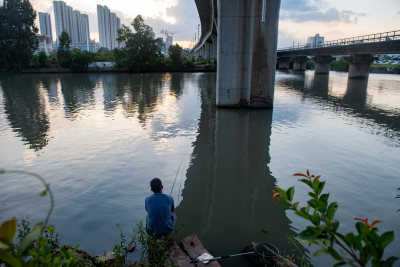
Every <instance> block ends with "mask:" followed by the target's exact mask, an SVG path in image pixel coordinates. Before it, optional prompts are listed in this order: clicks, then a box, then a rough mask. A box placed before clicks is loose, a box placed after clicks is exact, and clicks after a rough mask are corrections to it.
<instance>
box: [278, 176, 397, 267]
mask: <svg viewBox="0 0 400 267" xmlns="http://www.w3.org/2000/svg"><path fill="white" fill-rule="evenodd" d="M294 176H299V177H304V178H301V179H300V180H299V181H301V182H302V183H304V184H306V185H307V186H308V187H309V188H310V189H311V191H310V192H309V193H308V195H309V196H310V197H311V199H310V200H308V201H307V205H306V206H304V207H301V208H300V207H299V202H294V201H293V196H294V187H293V186H292V187H290V188H289V189H288V190H284V189H282V188H280V187H276V190H275V191H274V195H273V197H272V200H275V199H278V198H279V199H280V202H279V204H282V205H284V206H285V208H286V209H289V210H292V211H293V212H294V213H295V214H296V215H298V216H300V217H302V218H304V219H306V220H307V221H309V222H310V223H311V225H310V226H307V227H306V229H305V230H304V231H302V232H300V233H299V236H298V237H299V239H300V240H302V241H303V242H306V243H309V244H316V245H318V246H319V247H320V248H321V249H320V250H318V251H316V252H315V255H316V256H318V255H320V254H323V253H325V254H329V255H330V256H332V257H333V258H334V259H335V260H336V261H337V263H336V264H335V266H340V265H345V264H350V265H352V266H367V265H369V264H372V266H393V264H394V263H395V262H396V261H397V259H398V258H396V257H389V258H387V259H383V254H384V250H385V248H386V247H387V246H388V245H389V244H390V243H391V242H392V241H393V239H394V232H393V231H388V232H385V233H383V234H381V235H380V234H379V233H378V228H377V227H376V225H377V224H378V223H381V222H382V221H379V220H377V221H374V222H372V223H370V222H369V221H368V218H365V219H363V218H354V220H356V221H358V222H357V223H356V224H355V227H356V230H357V232H356V233H353V232H350V233H345V234H342V233H339V232H338V228H339V221H338V220H337V219H335V217H334V216H335V213H336V211H337V209H338V204H337V203H336V202H331V203H329V202H328V199H329V194H322V190H323V188H324V186H325V182H324V181H320V177H321V176H320V175H318V176H316V175H310V172H309V171H308V170H307V172H306V174H302V173H296V174H294Z"/></svg>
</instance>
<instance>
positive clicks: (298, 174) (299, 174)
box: [293, 173, 306, 177]
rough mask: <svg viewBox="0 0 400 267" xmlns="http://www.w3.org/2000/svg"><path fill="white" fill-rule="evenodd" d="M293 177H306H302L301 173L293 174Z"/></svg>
mask: <svg viewBox="0 0 400 267" xmlns="http://www.w3.org/2000/svg"><path fill="white" fill-rule="evenodd" d="M293 176H304V177H306V175H304V174H302V173H295V174H293Z"/></svg>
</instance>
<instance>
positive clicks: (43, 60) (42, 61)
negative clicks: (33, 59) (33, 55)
mask: <svg viewBox="0 0 400 267" xmlns="http://www.w3.org/2000/svg"><path fill="white" fill-rule="evenodd" d="M38 63H39V66H40V67H41V68H44V67H47V66H48V65H49V58H48V57H47V55H46V52H44V51H41V52H40V53H39V54H38Z"/></svg>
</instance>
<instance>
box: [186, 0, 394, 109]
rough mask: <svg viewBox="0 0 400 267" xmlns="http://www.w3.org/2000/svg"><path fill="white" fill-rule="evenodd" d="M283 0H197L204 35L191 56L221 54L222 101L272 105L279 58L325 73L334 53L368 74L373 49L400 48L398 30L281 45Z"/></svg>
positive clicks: (354, 73)
mask: <svg viewBox="0 0 400 267" xmlns="http://www.w3.org/2000/svg"><path fill="white" fill-rule="evenodd" d="M280 2H281V1H280V0H195V3H196V6H197V10H198V12H199V16H200V22H201V36H200V38H199V40H198V42H197V44H196V45H195V46H194V47H193V48H192V50H191V52H190V53H189V56H194V57H199V56H201V57H203V58H205V59H208V60H217V62H218V64H217V81H216V89H217V90H216V103H217V106H220V107H250V108H272V106H273V97H274V86H275V69H276V58H277V56H278V66H279V68H280V69H285V68H286V69H288V68H289V66H290V61H293V62H294V63H293V69H294V70H298V71H303V70H305V66H306V61H307V59H308V58H307V57H309V56H311V57H313V59H314V61H315V63H316V64H315V73H317V74H327V73H329V70H330V63H331V61H332V60H333V57H334V56H339V55H340V56H349V57H348V61H349V62H350V70H349V78H360V77H361V78H366V77H368V74H369V67H370V65H371V63H372V62H373V60H374V57H373V55H374V54H399V53H400V31H394V32H388V33H380V34H373V35H367V36H360V37H355V38H347V39H341V40H336V41H331V42H325V43H323V44H320V45H319V46H317V47H312V48H311V47H309V46H307V45H305V46H297V47H290V48H286V49H281V50H279V51H277V48H276V47H277V37H278V21H279V9H280Z"/></svg>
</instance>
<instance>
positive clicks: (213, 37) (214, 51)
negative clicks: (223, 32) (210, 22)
mask: <svg viewBox="0 0 400 267" xmlns="http://www.w3.org/2000/svg"><path fill="white" fill-rule="evenodd" d="M211 40H212V43H213V51H212V58H213V59H214V60H215V59H217V35H216V34H212V35H211Z"/></svg>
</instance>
